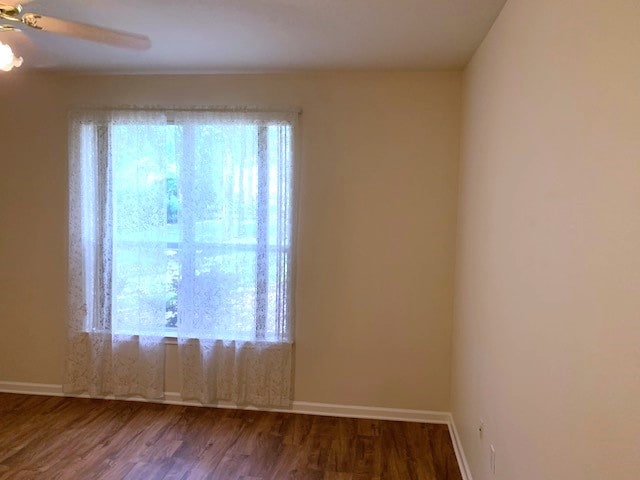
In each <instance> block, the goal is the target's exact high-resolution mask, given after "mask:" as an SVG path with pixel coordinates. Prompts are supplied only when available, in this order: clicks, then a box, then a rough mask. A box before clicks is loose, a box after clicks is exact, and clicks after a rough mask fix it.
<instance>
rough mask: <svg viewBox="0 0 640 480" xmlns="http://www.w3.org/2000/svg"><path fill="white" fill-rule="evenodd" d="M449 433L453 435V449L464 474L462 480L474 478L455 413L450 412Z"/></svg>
mask: <svg viewBox="0 0 640 480" xmlns="http://www.w3.org/2000/svg"><path fill="white" fill-rule="evenodd" d="M449 435H451V443H453V451H454V452H455V453H456V459H457V460H458V465H459V466H460V473H461V474H462V480H473V477H472V476H471V469H470V468H469V463H467V457H466V456H465V454H464V449H463V448H462V442H461V440H460V435H459V434H458V429H457V428H456V422H455V421H454V420H453V415H451V414H449Z"/></svg>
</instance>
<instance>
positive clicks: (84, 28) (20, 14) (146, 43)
mask: <svg viewBox="0 0 640 480" xmlns="http://www.w3.org/2000/svg"><path fill="white" fill-rule="evenodd" d="M29 1H30V0H21V1H20V0H0V21H2V20H5V21H7V22H9V23H5V24H2V23H0V32H11V31H16V30H20V28H19V27H20V26H22V25H25V26H27V27H29V28H34V29H36V30H42V31H43V32H51V33H56V34H58V35H65V36H68V37H75V38H80V39H82V40H89V41H92V42H98V43H104V44H106V45H112V46H114V47H120V48H130V49H134V50H147V49H148V48H150V47H151V40H149V37H147V36H145V35H138V34H136V33H130V32H123V31H120V30H112V29H109V28H103V27H98V26H96V25H89V24H87V23H80V22H74V21H70V20H62V19H59V18H55V17H48V16H45V15H39V14H37V13H27V12H24V11H23V8H22V5H23V4H26V3H28V2H29ZM0 56H2V54H1V52H0ZM20 63H21V60H20ZM14 66H19V65H14Z"/></svg>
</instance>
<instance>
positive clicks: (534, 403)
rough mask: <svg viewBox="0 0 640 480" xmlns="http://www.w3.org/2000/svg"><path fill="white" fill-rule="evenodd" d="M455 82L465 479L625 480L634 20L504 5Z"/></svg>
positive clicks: (633, 235) (605, 5)
mask: <svg viewBox="0 0 640 480" xmlns="http://www.w3.org/2000/svg"><path fill="white" fill-rule="evenodd" d="M465 77H466V78H465V86H464V90H465V102H464V103H465V108H464V120H463V132H464V133H463V142H462V163H461V167H460V168H461V172H462V173H461V196H460V210H459V212H460V219H459V238H458V252H457V267H456V307H455V311H456V315H455V322H454V323H455V325H454V361H453V412H454V416H455V420H456V423H457V426H458V428H459V430H460V432H461V435H462V439H463V443H464V447H465V451H466V454H467V456H468V458H469V461H470V463H471V467H472V471H473V475H474V479H475V480H489V479H493V478H496V479H500V480H603V479H616V480H635V479H638V478H640V346H639V345H640V317H639V315H640V4H639V3H638V2H637V0H611V1H603V0H583V1H580V2H575V1H569V0H536V1H526V0H510V1H509V2H507V4H506V6H505V8H504V10H503V12H502V14H501V15H500V17H499V18H498V20H497V22H496V24H495V25H494V27H493V29H492V30H491V32H490V34H489V35H488V37H487V38H486V39H485V41H484V43H483V45H482V47H481V48H480V49H479V51H478V52H477V53H476V55H475V57H474V59H473V61H472V62H471V64H470V66H469V67H468V69H467V71H466V75H465ZM480 419H483V420H484V421H485V422H486V429H485V434H484V438H483V439H482V440H481V439H480V438H479V435H478V433H477V426H478V422H479V421H480ZM491 443H493V444H494V445H495V448H496V475H495V477H494V476H492V475H490V474H489V473H488V468H489V445H490V444H491Z"/></svg>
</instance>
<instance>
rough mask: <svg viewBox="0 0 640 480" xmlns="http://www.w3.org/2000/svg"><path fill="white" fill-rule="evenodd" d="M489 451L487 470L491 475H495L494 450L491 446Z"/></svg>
mask: <svg viewBox="0 0 640 480" xmlns="http://www.w3.org/2000/svg"><path fill="white" fill-rule="evenodd" d="M490 449H491V458H490V460H489V468H490V469H491V473H492V474H493V475H495V474H496V449H495V447H494V446H493V445H491V447H490Z"/></svg>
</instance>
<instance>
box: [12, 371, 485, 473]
mask: <svg viewBox="0 0 640 480" xmlns="http://www.w3.org/2000/svg"><path fill="white" fill-rule="evenodd" d="M0 392H3V393H21V394H28V395H49V396H54V397H64V396H69V397H81V398H89V395H87V394H84V395H66V394H65V393H64V392H63V391H62V385H52V384H46V383H24V382H2V381H0ZM99 398H104V399H115V397H114V396H113V395H109V396H106V397H99ZM118 399H119V400H130V401H136V402H153V403H164V404H169V405H185V406H196V407H219V408H242V409H246V410H267V411H273V412H289V413H299V414H307V415H324V416H330V417H349V418H370V419H373V420H396V421H404V422H417V423H436V424H445V425H448V427H449V434H450V435H451V442H452V443H453V449H454V451H455V454H456V459H457V460H458V465H459V466H460V473H461V474H462V480H473V479H472V477H471V473H470V471H469V465H468V464H467V460H466V458H465V456H464V451H463V450H462V445H461V443H460V437H459V436H458V432H457V430H456V427H455V423H454V422H453V417H452V416H451V413H449V412H437V411H430V410H407V409H402V408H381V407H365V406H354V405H336V404H329V403H314V402H298V401H294V402H293V405H292V407H291V408H289V409H279V408H273V409H270V408H255V407H238V406H237V405H235V404H233V403H229V402H220V403H217V404H215V405H203V404H201V403H200V402H195V401H185V400H182V398H181V397H180V394H179V393H178V392H165V396H164V399H161V400H147V399H144V398H142V397H130V398H121V397H118Z"/></svg>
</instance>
